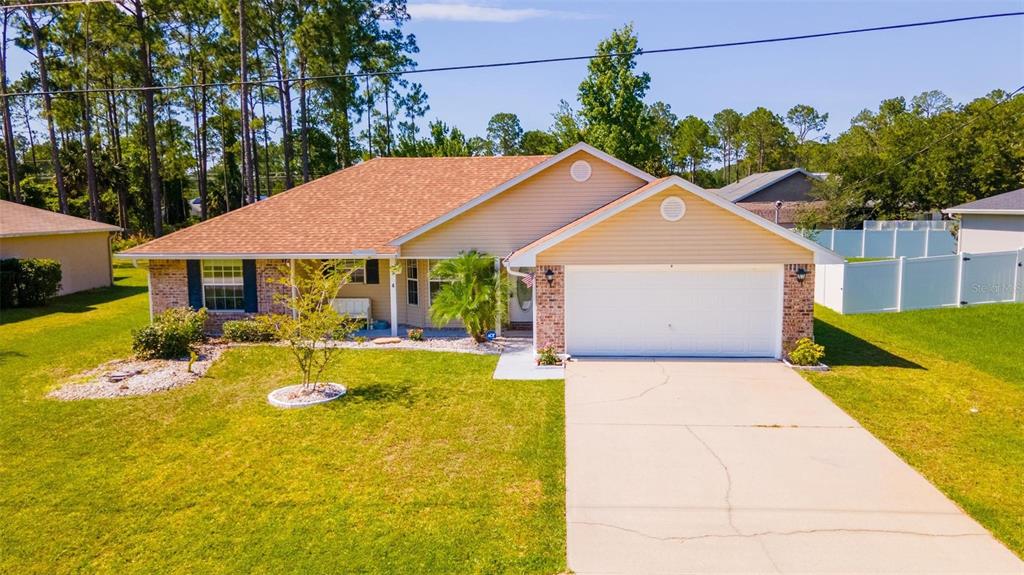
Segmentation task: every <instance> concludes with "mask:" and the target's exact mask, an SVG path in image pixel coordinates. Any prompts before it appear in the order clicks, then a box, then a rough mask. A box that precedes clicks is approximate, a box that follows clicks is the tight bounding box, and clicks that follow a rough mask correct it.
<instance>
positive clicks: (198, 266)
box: [185, 260, 203, 309]
mask: <svg viewBox="0 0 1024 575" xmlns="http://www.w3.org/2000/svg"><path fill="white" fill-rule="evenodd" d="M185 271H186V272H187V274H188V307H190V308H192V309H199V308H201V307H203V262H201V261H199V260H186V261H185Z"/></svg>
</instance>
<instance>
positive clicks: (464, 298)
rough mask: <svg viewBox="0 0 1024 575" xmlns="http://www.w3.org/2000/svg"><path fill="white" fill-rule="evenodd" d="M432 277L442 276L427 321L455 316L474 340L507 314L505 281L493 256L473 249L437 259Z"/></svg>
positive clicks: (436, 322) (479, 339)
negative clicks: (443, 282) (447, 257)
mask: <svg viewBox="0 0 1024 575" xmlns="http://www.w3.org/2000/svg"><path fill="white" fill-rule="evenodd" d="M431 275H432V277H435V278H439V279H443V280H445V284H444V285H443V286H442V287H441V289H440V291H439V292H438V293H437V295H435V296H433V298H431V302H430V321H432V322H433V323H434V325H437V326H443V325H446V324H448V322H450V321H452V320H454V319H458V320H461V321H462V323H463V325H465V326H466V333H468V334H469V336H470V337H472V338H473V340H474V341H476V342H477V343H481V342H483V341H486V340H487V336H486V334H487V332H488V331H489V330H491V329H494V328H495V326H497V325H498V322H500V321H502V320H504V319H505V316H506V315H507V314H508V294H509V282H508V280H507V279H505V278H502V277H501V276H500V275H499V274H498V273H497V270H495V269H494V257H493V256H489V255H487V254H482V253H480V252H477V251H475V250H473V251H469V252H463V253H461V254H459V256H458V257H455V258H452V259H450V260H443V261H440V262H438V263H437V264H436V265H435V266H434V268H433V270H432V271H431Z"/></svg>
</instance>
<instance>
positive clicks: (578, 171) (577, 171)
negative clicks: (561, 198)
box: [569, 160, 591, 182]
mask: <svg viewBox="0 0 1024 575" xmlns="http://www.w3.org/2000/svg"><path fill="white" fill-rule="evenodd" d="M590 172H591V169H590V163H589V162H586V161H584V160H576V161H575V162H573V163H572V166H571V167H570V168H569V175H570V176H572V179H574V180H576V181H577V182H585V181H587V180H589V179H590Z"/></svg>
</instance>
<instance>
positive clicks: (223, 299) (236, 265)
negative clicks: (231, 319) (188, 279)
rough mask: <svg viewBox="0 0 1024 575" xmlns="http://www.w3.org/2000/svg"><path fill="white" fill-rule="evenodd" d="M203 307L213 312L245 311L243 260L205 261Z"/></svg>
mask: <svg viewBox="0 0 1024 575" xmlns="http://www.w3.org/2000/svg"><path fill="white" fill-rule="evenodd" d="M203 305H204V306H205V307H206V309H209V310H212V311H242V310H244V309H245V286H244V281H243V278H242V260H203Z"/></svg>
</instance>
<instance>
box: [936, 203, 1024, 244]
mask: <svg viewBox="0 0 1024 575" xmlns="http://www.w3.org/2000/svg"><path fill="white" fill-rule="evenodd" d="M942 212H943V213H945V214H948V215H951V216H959V217H960V233H959V236H958V239H957V249H958V250H959V251H961V252H965V253H981V252H1003V251H1010V250H1019V249H1021V248H1024V188H1021V189H1019V190H1014V191H1012V192H1006V193H1005V194H999V195H997V196H991V197H988V198H984V199H981V200H977V201H974V202H969V203H966V204H960V205H959V206H954V207H952V208H949V209H945V210H942Z"/></svg>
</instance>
